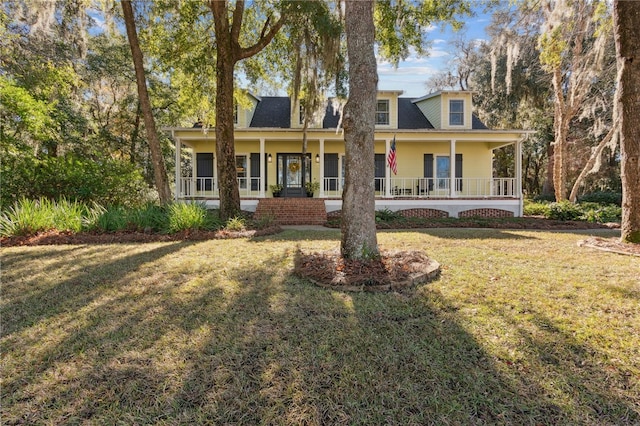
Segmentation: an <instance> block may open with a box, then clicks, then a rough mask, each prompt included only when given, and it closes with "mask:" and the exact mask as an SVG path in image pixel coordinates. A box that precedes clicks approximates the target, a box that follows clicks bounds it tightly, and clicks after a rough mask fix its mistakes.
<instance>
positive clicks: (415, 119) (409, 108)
mask: <svg viewBox="0 0 640 426" xmlns="http://www.w3.org/2000/svg"><path fill="white" fill-rule="evenodd" d="M412 101H413V99H409V98H398V129H433V125H432V124H431V123H430V122H429V120H427V117H425V116H424V114H422V111H420V108H418V106H417V105H416V104H414V103H413V102H412Z"/></svg>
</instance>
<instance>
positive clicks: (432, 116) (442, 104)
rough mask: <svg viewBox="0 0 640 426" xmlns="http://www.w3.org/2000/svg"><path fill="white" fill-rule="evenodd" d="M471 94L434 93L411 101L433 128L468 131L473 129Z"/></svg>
mask: <svg viewBox="0 0 640 426" xmlns="http://www.w3.org/2000/svg"><path fill="white" fill-rule="evenodd" d="M472 94H473V92H469V91H446V92H444V91H443V92H435V93H432V94H430V95H427V96H423V97H422V98H419V99H416V100H414V101H413V103H414V104H416V105H417V106H418V108H420V111H422V113H423V114H424V116H425V117H427V119H428V120H429V122H431V124H432V125H433V127H434V128H436V129H443V130H456V129H459V130H470V129H472V128H473V113H472V111H473V104H472V98H471V96H472Z"/></svg>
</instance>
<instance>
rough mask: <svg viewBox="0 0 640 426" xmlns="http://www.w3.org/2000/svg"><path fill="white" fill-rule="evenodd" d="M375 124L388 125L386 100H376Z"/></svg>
mask: <svg viewBox="0 0 640 426" xmlns="http://www.w3.org/2000/svg"><path fill="white" fill-rule="evenodd" d="M376 124H379V125H389V100H388V99H378V102H376Z"/></svg>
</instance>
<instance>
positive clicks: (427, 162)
mask: <svg viewBox="0 0 640 426" xmlns="http://www.w3.org/2000/svg"><path fill="white" fill-rule="evenodd" d="M424 177H425V178H426V179H427V182H428V185H429V189H428V190H429V191H433V154H424Z"/></svg>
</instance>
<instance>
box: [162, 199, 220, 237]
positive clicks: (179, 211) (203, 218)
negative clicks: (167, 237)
mask: <svg viewBox="0 0 640 426" xmlns="http://www.w3.org/2000/svg"><path fill="white" fill-rule="evenodd" d="M167 213H168V228H167V231H168V232H179V231H186V230H188V229H192V230H196V229H216V228H218V227H219V226H220V224H219V223H218V221H217V220H216V218H215V217H214V216H213V215H212V214H211V213H209V212H208V211H207V208H206V206H205V205H204V204H202V203H174V204H171V205H170V206H169V208H168V212H167Z"/></svg>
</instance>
